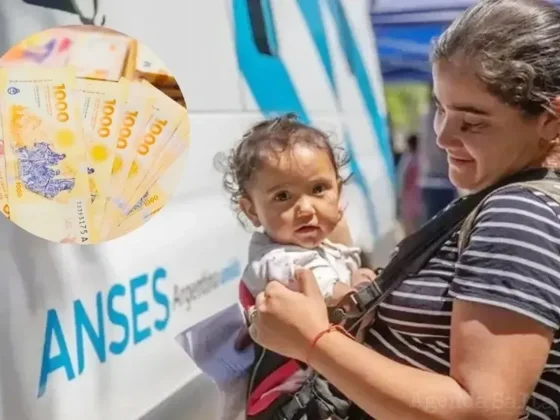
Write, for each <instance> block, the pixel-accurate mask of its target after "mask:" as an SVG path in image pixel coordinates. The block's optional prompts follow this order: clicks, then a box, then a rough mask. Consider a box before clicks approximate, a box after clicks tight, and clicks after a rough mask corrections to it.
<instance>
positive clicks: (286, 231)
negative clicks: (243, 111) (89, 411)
mask: <svg viewBox="0 0 560 420" xmlns="http://www.w3.org/2000/svg"><path fill="white" fill-rule="evenodd" d="M337 152H338V149H335V148H333V147H332V146H331V144H330V143H329V139H328V136H327V135H326V134H325V133H323V132H322V131H320V130H318V129H316V128H313V127H310V126H308V125H305V124H303V123H301V122H299V121H298V120H297V119H296V117H295V115H293V114H288V115H286V116H282V117H278V118H274V119H270V120H265V121H263V122H260V123H258V124H256V125H255V126H253V127H252V128H251V129H250V130H249V131H248V132H247V133H246V134H245V135H244V136H243V138H242V140H241V142H240V143H239V144H238V145H237V146H236V147H235V148H234V149H233V150H232V152H231V154H230V155H229V157H228V159H227V162H226V165H225V166H226V167H227V169H226V173H225V176H224V186H225V188H226V190H227V191H228V192H229V193H230V194H231V201H232V203H233V204H234V206H235V207H236V209H237V210H238V211H239V212H240V214H241V215H244V216H245V217H246V218H247V219H248V220H249V221H250V222H251V223H252V225H253V226H254V227H255V228H257V229H258V231H257V232H255V233H254V234H253V235H252V238H251V242H250V245H249V256H248V264H247V266H246V268H245V270H244V272H243V274H242V276H241V285H240V290H241V292H245V294H246V295H248V296H249V297H248V300H247V299H243V293H242V296H241V298H242V305H243V306H244V307H245V309H246V308H247V306H248V305H250V304H251V303H252V302H251V301H252V300H253V301H254V298H255V297H256V295H257V294H258V293H260V292H262V291H263V290H264V289H265V287H266V285H267V282H269V281H272V280H276V281H280V282H282V283H284V284H286V285H288V286H289V287H295V283H294V282H293V278H294V268H295V267H297V266H299V267H303V268H307V269H310V270H311V271H312V272H313V274H314V276H315V278H316V279H317V283H318V285H319V288H320V290H321V292H322V294H323V296H324V298H325V300H326V302H327V304H329V305H332V304H335V303H336V302H337V301H338V300H339V299H341V298H342V297H343V296H344V295H346V294H347V293H348V292H349V291H350V290H351V289H352V286H353V285H356V284H357V283H359V282H362V281H365V280H373V272H372V271H371V270H368V269H361V268H360V266H361V261H360V249H359V248H357V247H353V246H349V244H348V245H344V244H341V243H335V242H333V241H331V240H329V239H328V237H329V236H331V235H333V233H334V231H335V228H336V229H340V225H342V224H341V223H340V222H341V219H342V215H343V212H342V209H341V203H340V201H341V200H340V199H341V190H342V185H343V183H344V182H343V181H344V180H343V179H342V177H341V174H340V169H341V167H342V166H343V165H344V164H345V163H346V162H345V161H344V159H343V157H342V155H341V154H340V153H337ZM348 236H349V235H348ZM248 354H249V353H244V355H243V357H245V359H244V360H243V359H242V357H241V355H240V357H239V358H238V359H237V360H235V362H234V361H233V360H231V359H230V360H229V361H228V365H229V366H230V367H231V366H233V365H235V366H236V367H237V368H238V369H246V370H247V371H248V370H249V368H250V366H251V365H252V363H253V361H254V359H253V358H252V357H254V356H253V353H251V356H249V355H248ZM307 374H308V372H306V371H299V372H296V374H295V375H292V376H291V377H289V378H286V380H285V381H283V382H282V383H281V384H280V385H279V386H278V387H277V388H274V389H272V390H270V392H272V391H281V392H292V391H295V390H297V389H299V387H300V386H301V384H302V381H303V380H305V378H306V376H307ZM232 388H233V386H232ZM231 395H232V394H230V397H231ZM241 398H244V395H242V396H241Z"/></svg>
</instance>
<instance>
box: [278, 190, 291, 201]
mask: <svg viewBox="0 0 560 420" xmlns="http://www.w3.org/2000/svg"><path fill="white" fill-rule="evenodd" d="M289 199H290V193H289V192H288V191H280V192H279V193H276V195H275V196H274V201H286V200H289Z"/></svg>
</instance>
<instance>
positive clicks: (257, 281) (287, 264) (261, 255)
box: [242, 232, 361, 300]
mask: <svg viewBox="0 0 560 420" xmlns="http://www.w3.org/2000/svg"><path fill="white" fill-rule="evenodd" d="M296 266H300V267H303V268H307V269H310V270H311V271H312V272H313V274H314V275H315V278H316V279H317V283H318V284H319V288H320V289H321V293H322V294H323V296H324V297H325V299H326V300H328V299H330V298H331V297H332V293H333V288H334V284H335V283H336V282H343V283H345V284H350V279H351V276H352V272H353V271H354V270H357V269H358V268H359V267H360V266H361V260H360V249H359V248H357V247H347V246H345V245H342V244H335V243H333V242H331V241H329V240H327V239H325V240H324V241H323V242H322V243H321V245H319V246H318V247H317V248H313V249H307V248H303V247H300V246H297V245H285V244H279V243H277V242H274V241H273V240H272V239H271V238H270V237H269V236H268V235H266V234H265V233H261V232H256V233H254V234H253V236H252V238H251V242H250V244H249V261H248V264H247V266H246V268H245V271H244V272H243V276H242V280H243V282H244V283H245V284H246V286H247V288H248V289H249V291H250V292H251V294H252V295H253V296H256V295H257V294H258V293H260V292H262V291H263V290H264V288H265V287H266V284H267V282H268V281H270V280H277V281H280V282H282V283H284V284H286V285H287V284H288V283H290V282H292V281H293V278H294V268H295V267H296Z"/></svg>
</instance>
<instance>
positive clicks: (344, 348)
mask: <svg viewBox="0 0 560 420" xmlns="http://www.w3.org/2000/svg"><path fill="white" fill-rule="evenodd" d="M452 317H453V318H452V319H453V326H452V332H451V336H452V343H451V349H452V354H451V374H450V376H445V375H440V374H436V373H433V372H427V371H424V370H420V369H417V368H413V367H409V366H406V365H402V364H400V363H398V362H394V361H392V360H390V359H387V358H386V357H384V356H382V355H380V354H378V353H376V352H374V351H372V350H370V349H368V348H366V347H364V346H362V345H360V344H359V343H356V342H354V341H352V340H350V339H349V338H347V337H346V336H344V335H342V334H340V333H329V334H327V335H325V336H323V338H321V339H320V340H319V342H318V343H317V346H316V348H315V349H314V350H313V352H312V353H311V359H310V363H311V366H312V367H313V368H314V369H315V370H317V371H318V372H319V373H321V374H322V375H324V376H325V377H326V378H327V379H328V380H329V381H330V382H331V383H332V384H333V385H334V386H336V387H337V388H338V389H339V390H340V391H341V392H343V393H344V394H345V395H346V396H347V397H348V398H350V399H351V400H352V401H354V402H355V403H356V404H357V405H359V406H360V407H361V408H362V409H364V410H365V411H366V412H368V413H369V414H370V415H371V416H373V417H375V418H376V419H377V420H392V419H394V420H400V419H411V420H423V419H426V420H427V419H441V420H448V419H456V420H462V419H465V420H466V419H469V420H470V419H472V420H475V419H476V420H483V419H489V420H490V419H492V420H502V419H503V420H506V419H507V420H514V419H517V418H518V417H519V414H520V413H521V412H522V409H523V407H525V404H526V401H527V398H528V396H529V395H530V393H531V391H532V390H533V388H534V386H535V384H536V382H537V379H538V378H539V377H540V374H541V371H542V369H543V367H544V364H545V361H546V359H547V356H548V351H549V349H550V345H551V342H552V335H553V334H552V332H551V330H549V329H546V328H545V327H543V326H541V325H540V324H538V323H537V322H536V321H533V320H531V319H529V318H527V317H524V316H522V315H519V314H516V313H514V312H511V311H507V310H504V309H500V308H495V307H491V306H488V305H481V304H475V303H467V302H460V301H457V302H455V304H454V310H453V315H452Z"/></svg>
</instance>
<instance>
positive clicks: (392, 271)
mask: <svg viewBox="0 0 560 420" xmlns="http://www.w3.org/2000/svg"><path fill="white" fill-rule="evenodd" d="M559 180H560V176H559V174H558V173H556V172H554V171H550V170H546V169H533V170H528V171H525V172H522V173H520V174H517V175H514V176H512V177H509V178H507V179H505V180H503V181H501V182H498V183H496V184H495V185H492V186H491V187H489V188H486V189H484V190H482V191H480V192H478V193H474V194H471V195H467V196H464V197H461V198H458V199H456V200H455V201H454V202H453V203H451V204H450V205H449V206H448V207H447V208H446V209H445V210H443V211H441V212H440V213H439V214H437V215H436V216H435V217H434V218H432V219H431V220H430V221H429V222H428V223H426V224H425V225H424V226H423V227H422V228H421V229H420V230H419V231H417V232H416V233H414V234H412V235H410V236H409V237H407V238H405V239H404V240H402V241H401V242H400V243H399V244H398V246H397V249H396V252H395V254H394V256H393V258H392V259H391V261H390V262H389V264H388V265H387V266H386V267H385V268H384V269H380V270H379V275H378V277H377V278H376V280H375V282H372V283H369V284H368V285H367V286H365V287H363V288H361V289H360V290H357V291H355V292H353V293H351V294H349V295H348V296H347V297H346V298H345V299H344V300H346V302H345V303H346V304H344V305H342V304H339V305H338V306H337V307H336V308H334V310H331V313H330V317H331V322H333V323H335V324H339V325H342V326H344V327H345V328H346V330H347V331H348V332H349V333H351V334H353V335H355V334H356V330H357V328H358V326H359V325H360V323H361V322H362V320H363V319H364V318H365V317H366V316H367V315H369V314H372V313H373V312H374V311H375V309H376V308H377V307H378V306H379V304H380V303H381V302H383V300H385V299H386V298H387V297H388V296H389V295H390V294H391V293H392V292H393V291H394V290H395V289H396V288H397V287H398V286H399V285H400V284H401V283H402V282H403V281H404V280H405V279H406V278H408V277H409V276H410V275H413V274H416V273H418V272H419V271H420V270H422V268H423V267H424V266H425V265H426V263H427V262H428V261H429V260H430V259H431V258H432V257H433V256H434V255H435V253H436V252H437V251H438V250H439V249H440V248H441V247H442V246H443V245H444V244H445V242H446V241H447V240H449V239H450V238H451V237H452V235H453V234H454V233H456V232H462V233H461V239H462V241H463V242H464V241H465V240H466V239H465V238H466V237H467V236H468V232H467V231H468V229H470V228H471V227H472V224H473V223H474V216H473V215H474V214H475V210H476V211H477V210H478V209H479V207H480V205H481V203H482V201H483V200H484V198H486V197H488V195H489V194H491V193H493V192H495V191H496V190H498V189H500V188H502V187H505V186H509V185H511V184H521V185H526V186H529V185H533V184H534V185H536V186H537V187H540V191H550V189H551V187H550V185H554V186H559V185H560V183H559V182H558V181H559ZM551 182H552V184H551ZM543 186H547V187H546V188H545V187H543ZM537 189H539V188H537ZM559 199H560V195H559ZM469 215H471V217H470V218H469ZM463 225H468V226H465V227H468V229H466V228H465V229H463ZM463 232H465V233H463ZM349 308H350V309H349ZM257 353H258V358H257V362H256V363H255V365H254V366H253V369H252V380H251V384H250V387H249V402H251V396H252V395H253V392H254V391H255V389H256V388H258V387H259V384H261V383H262V382H263V381H266V380H267V378H268V377H270V376H271V375H274V372H275V371H277V370H278V369H279V368H282V366H284V365H286V364H288V363H292V364H293V363H297V364H298V366H299V367H300V368H302V369H306V368H307V366H306V365H305V364H303V363H301V362H296V361H294V360H293V359H288V358H284V357H283V356H280V355H278V354H276V353H273V352H270V351H268V350H265V349H262V348H261V347H258V346H257ZM368 418H369V417H368V416H367V415H366V414H365V413H364V412H363V411H361V410H360V409H359V408H358V407H357V406H355V405H353V404H352V402H351V401H349V400H348V399H347V398H346V397H345V396H344V395H342V394H341V393H340V392H339V391H338V390H337V389H335V388H334V387H333V386H332V385H331V384H329V383H328V381H327V380H326V379H325V378H323V377H321V376H320V375H318V374H317V373H315V372H311V371H310V375H309V376H308V378H307V380H306V381H305V382H304V384H303V386H302V387H301V388H300V389H299V390H298V391H297V392H294V393H286V394H279V395H278V396H277V398H275V399H274V400H273V401H272V402H271V403H270V404H269V405H267V407H266V408H265V409H262V410H260V411H259V412H258V413H257V412H253V413H252V414H248V415H247V419H248V420H324V419H331V420H337V419H339V420H362V419H368Z"/></svg>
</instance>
